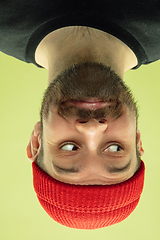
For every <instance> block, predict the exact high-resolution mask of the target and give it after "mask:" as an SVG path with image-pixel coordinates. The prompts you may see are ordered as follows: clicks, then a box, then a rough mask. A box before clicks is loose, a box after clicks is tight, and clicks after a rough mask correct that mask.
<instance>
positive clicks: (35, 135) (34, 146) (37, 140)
mask: <svg viewBox="0 0 160 240" xmlns="http://www.w3.org/2000/svg"><path fill="white" fill-rule="evenodd" d="M40 149H41V123H40V122H37V123H36V125H35V126H34V130H33V132H32V134H31V138H30V141H29V144H28V146H27V149H26V150H27V157H28V159H29V160H30V161H31V162H34V161H35V160H36V159H37V157H38V154H39V152H40Z"/></svg>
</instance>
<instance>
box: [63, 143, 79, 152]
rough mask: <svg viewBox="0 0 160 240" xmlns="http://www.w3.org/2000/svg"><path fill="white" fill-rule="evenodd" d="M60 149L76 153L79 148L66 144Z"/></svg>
mask: <svg viewBox="0 0 160 240" xmlns="http://www.w3.org/2000/svg"><path fill="white" fill-rule="evenodd" d="M61 149H63V150H66V151H77V150H78V149H79V148H78V147H77V146H76V145H75V144H72V143H68V144H65V145H64V146H62V147H61Z"/></svg>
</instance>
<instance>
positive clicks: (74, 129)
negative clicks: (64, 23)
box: [27, 28, 144, 185]
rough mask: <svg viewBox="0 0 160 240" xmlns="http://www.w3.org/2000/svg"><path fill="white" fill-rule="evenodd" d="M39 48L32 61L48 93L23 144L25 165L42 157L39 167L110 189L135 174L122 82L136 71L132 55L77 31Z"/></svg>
mask: <svg viewBox="0 0 160 240" xmlns="http://www.w3.org/2000/svg"><path fill="white" fill-rule="evenodd" d="M85 30H86V29H85ZM62 33H64V34H62ZM82 33H83V34H82ZM65 34H66V35H65ZM67 34H68V35H67ZM96 34H97V35H96ZM98 34H100V35H98ZM98 36H101V38H98ZM57 39H59V41H58V40H57ZM97 39H101V40H100V41H97ZM111 40H112V41H111ZM64 43H65V44H64ZM100 43H101V44H100ZM41 44H42V45H40V46H39V47H38V48H37V55H36V59H37V62H38V63H39V64H41V65H42V66H44V67H46V68H47V69H48V71H49V80H48V83H49V88H48V89H49V90H47V93H46V94H45V95H44V100H43V103H42V109H41V122H38V123H37V124H36V125H35V127H34V130H33V132H32V135H31V139H30V142H29V144H28V146H27V155H28V158H29V160H30V161H36V160H37V157H38V156H40V155H42V158H43V164H40V167H41V168H42V169H43V170H44V171H45V172H47V173H48V174H49V175H50V176H52V177H53V178H55V179H57V180H59V181H62V182H66V183H71V184H79V185H109V184H116V183H119V182H123V181H125V180H127V179H129V178H131V177H132V176H133V175H134V173H135V172H136V171H137V170H138V168H139V161H137V153H138V154H139V155H140V156H142V155H143V153H144V151H143V148H142V142H141V139H140V132H139V130H138V128H137V116H136V107H135V103H134V101H133V99H132V95H130V94H129V93H128V92H129V90H128V89H126V87H125V86H123V81H122V79H123V74H124V72H125V71H127V70H129V69H130V68H132V67H134V66H135V65H136V63H137V61H136V58H135V55H134V54H133V53H132V52H131V50H130V49H128V47H127V46H124V44H123V43H121V42H120V41H119V40H117V39H115V38H114V37H112V36H108V35H107V36H106V34H104V35H103V33H102V32H100V33H99V32H96V31H94V30H90V31H82V29H81V28H80V29H79V31H78V29H76V31H75V29H69V31H68V32H67V31H64V32H63V31H62V32H61V31H60V32H58V33H57V35H56V36H55V34H53V35H50V36H49V37H48V39H46V38H45V39H44V41H42V43H41ZM60 46H61V47H60ZM103 46H104V48H103ZM107 46H108V47H107ZM115 48H116V49H117V52H116V58H115ZM102 49H103V51H102ZM63 59H64V60H63ZM115 59H116V60H117V61H115ZM56 60H57V61H56ZM59 62H61V64H59ZM88 62H89V64H88V65H87V63H88ZM51 63H52V64H51ZM78 63H80V66H78V67H75V65H76V64H78ZM85 63H86V65H85ZM90 63H91V64H90ZM92 63H95V65H94V64H93V65H92ZM99 63H100V64H99ZM73 64H74V65H73ZM81 64H82V66H81ZM83 64H84V66H83ZM101 64H102V65H101ZM72 66H73V67H72ZM107 66H109V67H110V68H111V69H112V70H114V74H116V73H117V74H118V76H115V75H114V74H113V73H112V71H111V72H110V70H108V67H107ZM105 67H106V69H105ZM70 68H71V69H70ZM66 69H67V70H66ZM68 69H69V70H68ZM64 70H66V71H68V72H66V73H64ZM107 71H108V72H109V73H107ZM75 72H76V74H74V73H75ZM81 72H82V74H81ZM61 73H62V77H59V76H60V75H59V74H61ZM63 73H64V75H63ZM70 73H71V76H72V77H70ZM107 74H108V75H107ZM75 76H78V77H75ZM119 77H121V78H119Z"/></svg>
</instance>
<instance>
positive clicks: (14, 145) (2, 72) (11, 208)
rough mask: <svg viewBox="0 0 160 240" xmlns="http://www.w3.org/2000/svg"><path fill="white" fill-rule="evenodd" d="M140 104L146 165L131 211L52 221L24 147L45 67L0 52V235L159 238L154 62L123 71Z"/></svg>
mask: <svg viewBox="0 0 160 240" xmlns="http://www.w3.org/2000/svg"><path fill="white" fill-rule="evenodd" d="M124 80H125V81H126V82H127V84H128V85H129V86H130V87H131V89H132V90H133V93H134V95H135V97H136V99H137V100H138V105H139V108H140V119H139V129H140V131H141V135H142V141H143V147H144V149H145V155H144V157H143V160H144V162H145V164H146V176H145V187H144V191H143V194H142V197H141V200H140V203H139V205H138V207H137V208H136V210H135V211H134V212H133V213H132V214H131V215H130V216H129V217H128V218H127V219H126V220H125V221H123V222H122V223H119V224H117V225H114V226H111V227H108V228H103V229H98V230H76V229H69V228H67V227H65V226H61V225H60V224H58V223H56V222H54V221H53V220H52V219H51V218H50V217H49V216H48V215H47V214H46V213H45V211H44V210H43V209H42V207H41V206H40V204H39V202H38V200H37V198H36V195H35V193H34V190H33V186H32V171H31V163H30V162H29V161H28V160H27V157H26V150H25V149H26V146H27V144H28V141H29V138H30V134H31V132H32V129H33V126H34V124H35V123H36V122H37V121H39V109H40V103H41V99H42V96H43V92H44V89H45V88H46V87H47V71H46V70H44V69H39V68H37V67H36V66H34V65H32V64H26V63H23V62H21V61H19V60H16V59H14V58H12V57H9V56H6V55H4V54H2V53H0V239H2V240H8V239H12V240H14V239H16V240H22V239H23V240H32V239H34V240H44V239H47V240H51V239H55V240H61V239H63V240H64V239H66V240H73V239H76V240H79V239H81V240H82V239H83V240H88V239H92V240H97V239H101V240H108V239H109V240H135V239H136V240H151V239H154V240H159V239H160V107H159V104H160V62H156V63H152V64H150V65H148V66H142V67H140V69H138V70H131V71H129V72H127V73H126V74H125V78H124Z"/></svg>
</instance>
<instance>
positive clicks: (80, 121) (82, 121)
mask: <svg viewBox="0 0 160 240" xmlns="http://www.w3.org/2000/svg"><path fill="white" fill-rule="evenodd" d="M78 122H79V123H86V122H87V121H85V120H78Z"/></svg>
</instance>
